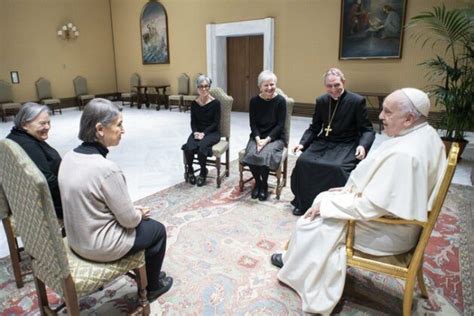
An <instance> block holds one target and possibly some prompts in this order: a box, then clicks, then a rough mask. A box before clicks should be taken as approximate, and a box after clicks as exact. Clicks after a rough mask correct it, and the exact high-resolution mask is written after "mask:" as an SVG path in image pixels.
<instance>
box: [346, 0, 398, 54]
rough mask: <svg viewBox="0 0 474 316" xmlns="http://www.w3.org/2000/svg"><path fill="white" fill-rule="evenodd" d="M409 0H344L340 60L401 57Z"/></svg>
mask: <svg viewBox="0 0 474 316" xmlns="http://www.w3.org/2000/svg"><path fill="white" fill-rule="evenodd" d="M406 6H407V0H342V2H341V30H340V38H339V59H388V58H401V56H402V43H403V30H404V24H405V13H406Z"/></svg>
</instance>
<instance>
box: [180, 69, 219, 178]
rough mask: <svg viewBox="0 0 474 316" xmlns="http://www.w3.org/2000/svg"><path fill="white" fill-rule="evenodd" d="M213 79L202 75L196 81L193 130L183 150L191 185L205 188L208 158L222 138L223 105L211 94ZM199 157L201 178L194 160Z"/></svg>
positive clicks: (192, 108)
mask: <svg viewBox="0 0 474 316" xmlns="http://www.w3.org/2000/svg"><path fill="white" fill-rule="evenodd" d="M211 84H212V80H211V78H209V77H207V76H205V75H201V76H199V77H198V78H197V80H196V86H197V89H198V93H199V96H198V97H197V99H196V100H194V101H193V103H192V104H191V130H192V133H191V135H189V137H188V141H187V142H186V144H184V145H183V146H182V147H181V149H182V150H183V151H184V155H185V156H186V172H187V173H186V177H187V179H188V181H189V183H191V184H196V183H197V186H199V187H200V186H203V185H204V184H205V183H206V176H207V168H206V161H207V157H210V156H212V146H213V145H215V144H217V143H218V142H219V140H220V138H221V135H220V133H219V122H220V119H221V103H220V102H219V100H217V99H214V97H212V96H211V95H210V93H209V91H210V89H211ZM196 153H197V155H198V161H199V165H200V167H201V168H200V172H199V176H198V178H197V180H196V177H195V176H194V168H193V159H194V154H196Z"/></svg>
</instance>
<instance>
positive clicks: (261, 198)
mask: <svg viewBox="0 0 474 316" xmlns="http://www.w3.org/2000/svg"><path fill="white" fill-rule="evenodd" d="M267 198H268V185H262V187H261V188H260V192H259V193H258V200H259V201H266V200H267Z"/></svg>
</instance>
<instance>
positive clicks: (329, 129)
mask: <svg viewBox="0 0 474 316" xmlns="http://www.w3.org/2000/svg"><path fill="white" fill-rule="evenodd" d="M324 130H325V131H326V137H328V136H329V132H332V128H331V125H328V127H326V128H325V129H324Z"/></svg>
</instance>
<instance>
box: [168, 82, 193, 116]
mask: <svg viewBox="0 0 474 316" xmlns="http://www.w3.org/2000/svg"><path fill="white" fill-rule="evenodd" d="M188 94H189V77H188V75H187V74H185V73H182V74H181V75H180V76H179V77H178V94H172V95H170V96H169V97H168V108H169V110H170V111H171V110H172V108H174V107H175V108H178V109H179V111H180V112H182V111H183V109H182V107H183V96H184V95H188Z"/></svg>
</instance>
